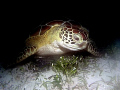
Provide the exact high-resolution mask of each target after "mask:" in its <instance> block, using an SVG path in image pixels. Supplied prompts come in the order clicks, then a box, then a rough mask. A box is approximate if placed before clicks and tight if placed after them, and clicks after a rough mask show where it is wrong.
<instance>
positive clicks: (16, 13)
mask: <svg viewBox="0 0 120 90" xmlns="http://www.w3.org/2000/svg"><path fill="white" fill-rule="evenodd" d="M40 5H41V4H40ZM40 5H39V6H38V7H36V8H35V7H34V6H37V5H34V6H33V5H32V4H31V5H29V4H25V5H24V4H20V5H18V4H10V5H6V6H7V8H4V7H3V9H2V10H1V23H2V24H1V33H0V34H1V35H0V36H1V45H2V46H1V59H0V61H10V60H12V59H14V58H16V56H17V55H18V53H19V52H20V51H21V49H22V48H23V47H24V41H25V39H26V38H27V37H28V36H29V33H30V31H32V30H34V29H35V28H36V27H37V26H39V25H41V24H44V23H46V22H49V21H51V20H74V21H77V22H79V23H80V24H81V25H83V26H84V27H86V28H87V29H88V30H89V33H90V38H92V40H93V41H94V42H95V43H96V46H97V47H98V48H102V49H106V48H107V46H108V45H111V44H113V43H114V42H115V41H116V40H117V41H119V40H120V28H119V26H120V25H119V12H118V8H117V7H111V5H109V6H106V5H104V7H103V6H101V5H100V7H99V6H98V7H97V5H96V6H95V7H93V8H90V6H88V8H87V9H84V7H82V8H81V7H79V6H77V5H75V6H77V7H76V8H72V6H70V7H71V8H72V9H71V8H69V7H68V8H63V9H62V8H60V9H59V10H58V7H59V6H55V7H53V8H52V7H47V8H46V9H45V8H44V7H43V6H41V7H40Z"/></svg>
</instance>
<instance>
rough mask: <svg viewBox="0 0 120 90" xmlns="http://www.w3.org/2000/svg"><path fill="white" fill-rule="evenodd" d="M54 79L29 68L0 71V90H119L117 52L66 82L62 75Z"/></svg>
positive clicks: (119, 59)
mask: <svg viewBox="0 0 120 90" xmlns="http://www.w3.org/2000/svg"><path fill="white" fill-rule="evenodd" d="M91 61H92V59H91ZM57 75H58V74H57ZM55 76H56V73H55V72H54V71H53V70H52V69H51V68H50V69H48V70H47V69H45V70H44V71H36V72H34V70H29V68H28V64H26V65H23V66H20V67H16V68H14V69H8V70H5V69H3V68H2V67H1V68H0V90H120V52H118V51H117V52H115V53H114V55H112V56H109V55H107V54H106V55H105V57H101V58H97V61H96V62H95V63H93V62H91V63H89V65H88V67H87V68H85V69H84V70H82V71H81V70H78V74H76V75H75V76H72V77H70V80H69V82H67V81H66V77H65V75H63V74H62V73H59V75H58V77H59V78H58V80H57V81H55Z"/></svg>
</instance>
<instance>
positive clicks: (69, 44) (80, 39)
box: [59, 21, 88, 51]
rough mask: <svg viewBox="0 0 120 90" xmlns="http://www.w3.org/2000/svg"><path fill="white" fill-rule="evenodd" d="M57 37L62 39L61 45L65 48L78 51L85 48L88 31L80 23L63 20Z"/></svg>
mask: <svg viewBox="0 0 120 90" xmlns="http://www.w3.org/2000/svg"><path fill="white" fill-rule="evenodd" d="M60 27H62V29H61V32H60V33H59V37H60V38H61V39H62V42H63V46H64V47H66V48H67V49H70V50H73V51H78V50H82V49H84V48H86V46H87V41H88V31H87V29H85V28H83V27H82V26H81V25H80V24H74V23H73V22H70V21H64V22H63V23H62V24H61V25H60Z"/></svg>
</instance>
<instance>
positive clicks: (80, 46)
mask: <svg viewBox="0 0 120 90" xmlns="http://www.w3.org/2000/svg"><path fill="white" fill-rule="evenodd" d="M78 46H79V48H81V49H85V48H86V47H87V41H83V42H81V43H80V44H78Z"/></svg>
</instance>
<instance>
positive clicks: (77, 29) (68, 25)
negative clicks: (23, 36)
mask: <svg viewBox="0 0 120 90" xmlns="http://www.w3.org/2000/svg"><path fill="white" fill-rule="evenodd" d="M55 25H59V26H60V27H64V30H67V29H68V31H72V30H73V29H74V30H73V33H81V35H82V36H83V39H87V38H88V30H87V29H85V28H84V29H83V27H82V26H81V25H80V24H79V23H76V22H74V21H63V20H54V21H51V22H49V23H47V24H45V25H40V26H38V27H37V28H36V29H35V30H33V31H32V32H31V33H30V35H29V36H30V37H32V36H37V35H43V34H44V33H45V32H46V31H47V30H49V29H50V28H51V27H53V26H55Z"/></svg>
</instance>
